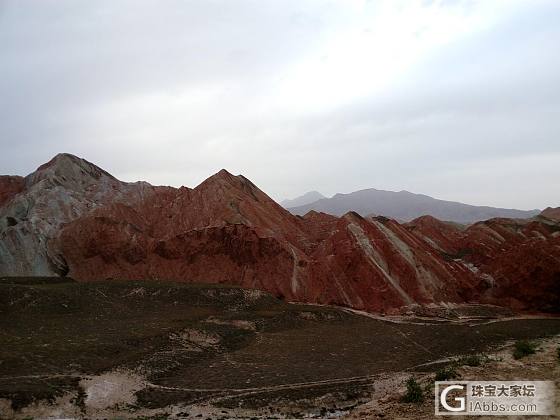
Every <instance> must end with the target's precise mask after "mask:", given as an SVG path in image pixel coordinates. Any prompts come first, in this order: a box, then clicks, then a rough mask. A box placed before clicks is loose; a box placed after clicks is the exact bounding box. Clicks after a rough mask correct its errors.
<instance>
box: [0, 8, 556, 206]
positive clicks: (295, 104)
mask: <svg viewBox="0 0 560 420" xmlns="http://www.w3.org/2000/svg"><path fill="white" fill-rule="evenodd" d="M558 22H560V1H557V0H548V1H545V0H525V1H523V0H503V1H501V0H479V1H477V0H440V1H436V0H434V1H428V0H422V1H414V0H407V1H400V0H378V1H376V0H371V1H366V0H340V1H337V0H321V1H308V0H200V1H195V0H184V1H175V0H153V1H147V0H108V1H103V0H101V1H95V2H92V1H86V0H69V1H66V0H34V1H29V0H0V129H1V134H0V151H1V152H0V173H1V174H18V175H26V174H28V173H30V172H32V171H33V170H35V169H36V168H37V166H39V165H40V164H42V163H44V162H46V161H48V160H49V159H50V158H52V157H53V156H54V155H55V154H57V153H60V152H68V153H73V154H75V155H78V156H80V157H83V158H85V159H87V160H89V161H91V162H93V163H95V164H97V165H99V166H101V167H102V168H104V169H106V170H107V171H109V172H111V173H112V174H113V175H115V176H117V177H118V178H119V179H122V180H124V181H136V180H145V181H148V182H150V183H152V184H158V185H173V186H181V185H185V186H189V187H194V186H196V185H197V184H199V183H200V182H201V181H203V180H204V179H205V178H207V177H208V176H210V175H211V174H213V173H215V172H217V171H219V170H220V169H221V168H225V169H227V170H228V171H230V172H232V173H234V174H243V175H244V176H246V177H247V178H249V179H251V180H252V181H253V182H254V183H255V184H257V185H258V186H259V187H260V188H261V189H263V190H264V191H265V192H267V193H268V194H269V195H270V196H271V197H272V198H274V199H276V200H282V199H284V198H293V197H295V196H298V195H301V194H303V193H305V192H306V191H310V190H317V191H320V192H321V193H323V194H324V195H327V196H330V195H333V194H335V193H347V192H352V191H356V190H359V189H364V188H377V189H386V190H395V191H400V190H408V191H412V192H416V193H424V194H428V195H431V196H434V197H436V198H442V199H448V200H454V201H461V202H465V203H469V204H478V205H491V206H499V207H509V208H520V209H534V208H544V207H547V206H554V207H557V206H560V25H559V24H558Z"/></svg>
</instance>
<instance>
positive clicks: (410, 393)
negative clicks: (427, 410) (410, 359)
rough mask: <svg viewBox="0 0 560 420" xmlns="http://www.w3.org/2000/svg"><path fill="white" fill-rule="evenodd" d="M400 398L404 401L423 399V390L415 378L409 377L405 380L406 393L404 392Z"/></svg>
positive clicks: (416, 401) (411, 401)
mask: <svg viewBox="0 0 560 420" xmlns="http://www.w3.org/2000/svg"><path fill="white" fill-rule="evenodd" d="M402 400H403V402H405V403H421V402H422V401H424V391H422V388H421V387H420V384H418V382H416V379H414V378H412V377H411V378H409V379H408V380H407V381H406V394H404V396H403V399H402Z"/></svg>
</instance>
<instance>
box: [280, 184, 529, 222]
mask: <svg viewBox="0 0 560 420" xmlns="http://www.w3.org/2000/svg"><path fill="white" fill-rule="evenodd" d="M310 196H313V193H307V194H304V195H303V196H301V197H298V198H296V199H294V200H285V201H283V202H282V205H283V206H284V207H285V208H287V209H288V210H289V211H290V212H291V213H292V214H295V215H300V216H303V215H305V214H306V213H307V212H309V211H311V210H315V211H318V212H323V213H327V214H332V215H333V216H342V215H343V214H346V213H348V212H349V211H355V212H356V213H358V214H360V215H361V216H370V215H375V216H386V217H390V218H393V219H397V220H401V221H405V222H408V221H411V220H413V219H415V218H417V217H420V216H424V215H429V216H433V217H436V218H438V219H440V220H447V221H451V222H457V223H463V224H470V223H474V222H478V221H481V220H488V219H492V218H494V217H507V218H512V219H525V218H529V217H533V216H536V215H537V214H539V213H540V210H537V209H535V210H516V209H503V208H496V207H488V206H472V205H469V204H463V203H458V202H455V201H446V200H439V199H437V198H433V197H429V196H427V195H423V194H414V193H411V192H408V191H399V192H395V191H384V190H376V189H373V188H370V189H367V190H360V191H355V192H352V193H349V194H336V195H334V196H333V197H331V198H321V199H318V200H316V201H313V202H308V203H307V204H299V205H285V204H284V203H286V202H288V203H289V204H290V203H292V202H301V201H304V197H310Z"/></svg>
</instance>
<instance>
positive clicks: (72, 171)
mask: <svg viewBox="0 0 560 420" xmlns="http://www.w3.org/2000/svg"><path fill="white" fill-rule="evenodd" d="M101 178H106V179H109V180H111V181H117V182H118V180H117V179H116V178H115V177H114V176H113V175H111V174H110V173H108V172H107V171H105V170H103V169H101V168H100V167H98V166H96V165H94V164H93V163H91V162H88V161H87V160H85V159H82V158H80V157H78V156H75V155H73V154H70V153H59V154H57V155H56V156H54V157H53V158H52V159H51V160H49V161H48V162H47V163H45V164H43V165H41V166H39V167H38V168H37V170H36V171H35V172H33V173H32V174H30V175H28V176H27V177H26V183H27V185H34V184H36V183H38V182H40V181H42V180H44V179H49V180H51V181H53V182H55V183H57V184H66V183H68V182H78V183H80V184H82V183H83V182H84V181H86V180H87V181H88V182H92V181H93V182H95V181H97V180H99V179H101Z"/></svg>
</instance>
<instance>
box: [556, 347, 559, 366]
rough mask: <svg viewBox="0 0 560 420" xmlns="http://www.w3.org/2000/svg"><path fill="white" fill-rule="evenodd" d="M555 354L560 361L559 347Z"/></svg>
mask: <svg viewBox="0 0 560 420" xmlns="http://www.w3.org/2000/svg"><path fill="white" fill-rule="evenodd" d="M556 355H557V356H558V362H560V347H558V348H557V349H556Z"/></svg>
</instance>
